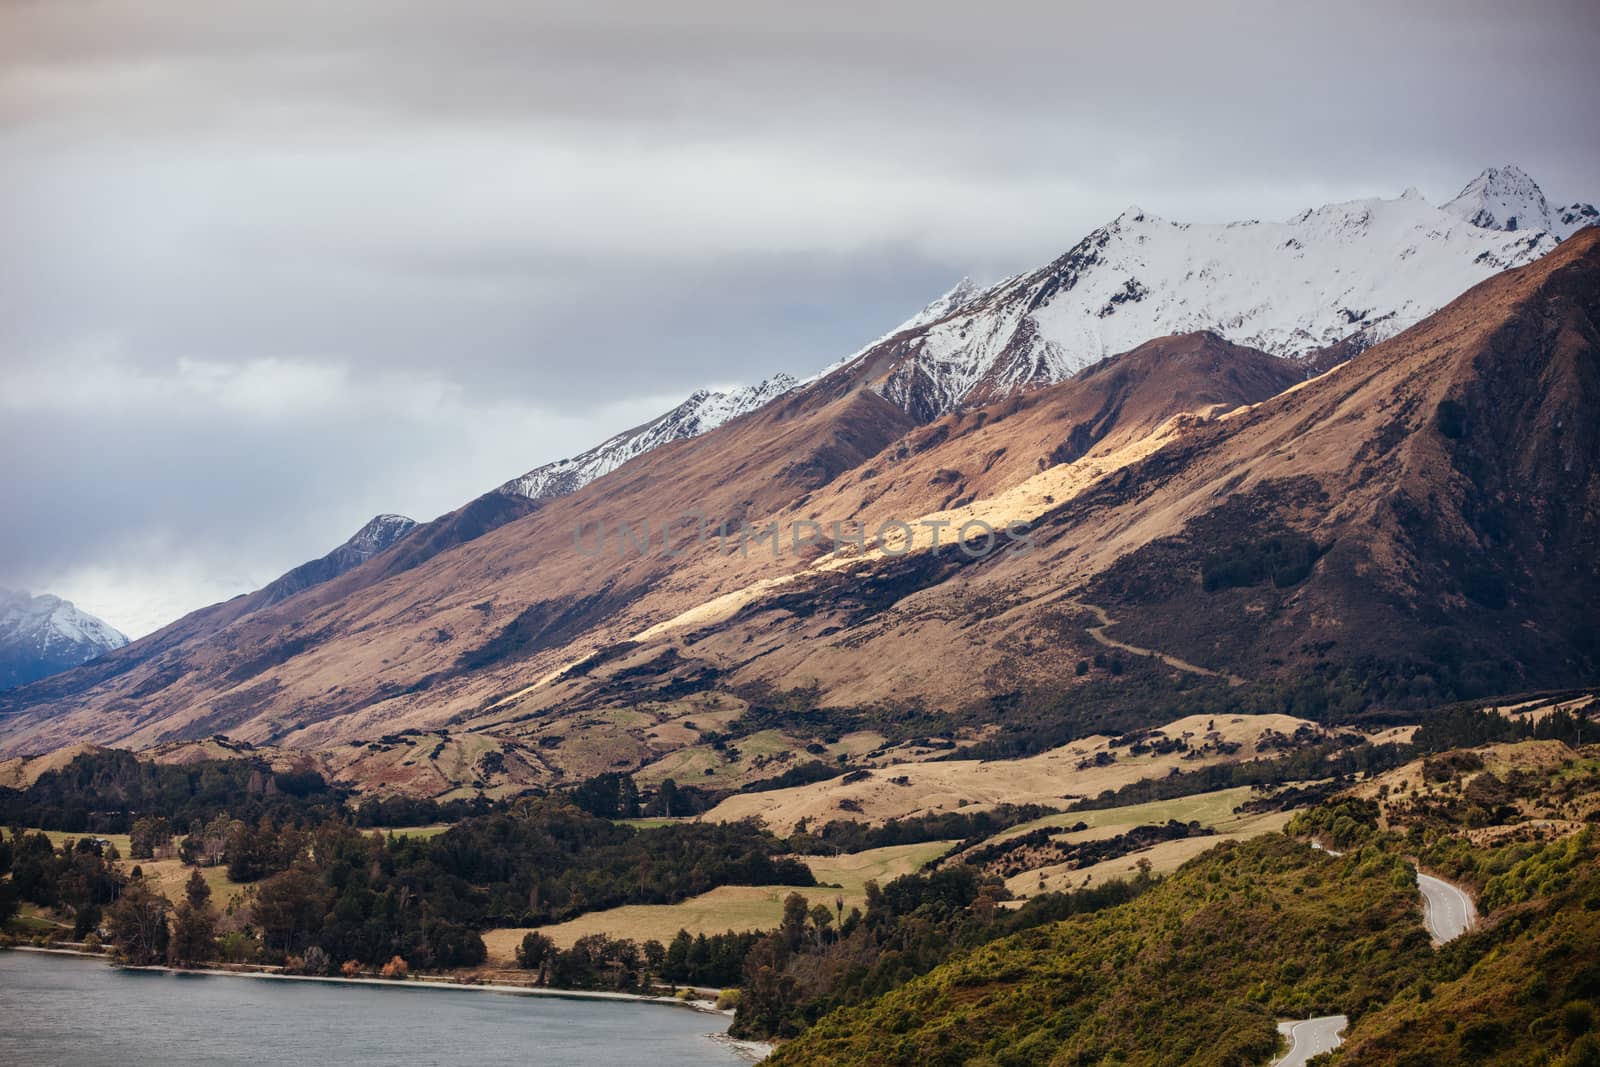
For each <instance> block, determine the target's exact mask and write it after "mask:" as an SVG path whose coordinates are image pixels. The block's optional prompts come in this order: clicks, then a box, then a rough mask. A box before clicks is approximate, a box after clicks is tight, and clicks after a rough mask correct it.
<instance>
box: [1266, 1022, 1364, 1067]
mask: <svg viewBox="0 0 1600 1067" xmlns="http://www.w3.org/2000/svg"><path fill="white" fill-rule="evenodd" d="M1349 1025H1350V1020H1349V1019H1347V1018H1345V1017H1344V1016H1343V1015H1324V1016H1323V1017H1322V1018H1320V1019H1302V1020H1301V1021H1299V1022H1297V1023H1279V1024H1278V1033H1280V1034H1282V1035H1283V1036H1284V1037H1287V1038H1288V1039H1289V1051H1288V1052H1287V1053H1286V1054H1285V1055H1284V1057H1283V1059H1281V1060H1277V1061H1275V1062H1274V1063H1273V1065H1272V1067H1305V1062H1306V1061H1307V1060H1309V1059H1310V1058H1311V1057H1313V1056H1320V1055H1322V1054H1323V1053H1324V1052H1328V1051H1331V1050H1332V1049H1335V1048H1338V1047H1339V1042H1340V1041H1342V1040H1343V1038H1342V1037H1341V1036H1340V1035H1342V1034H1343V1033H1344V1032H1345V1029H1346V1028H1347V1027H1348V1026H1349Z"/></svg>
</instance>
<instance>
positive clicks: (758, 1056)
mask: <svg viewBox="0 0 1600 1067" xmlns="http://www.w3.org/2000/svg"><path fill="white" fill-rule="evenodd" d="M9 948H10V949H11V950H12V951H15V952H37V953H43V954H47V955H54V956H76V957H79V958H81V959H84V960H99V961H100V962H102V963H104V964H106V965H107V966H109V967H112V968H114V969H118V970H126V971H145V972H154V973H164V974H173V975H186V974H193V975H204V976H207V977H217V978H263V979H272V980H277V981H281V982H322V983H326V984H330V985H363V986H377V987H380V988H388V989H433V990H448V991H453V992H458V993H461V992H478V993H498V994H502V995H508V996H523V997H553V998H556V999H562V1000H604V1001H612V1002H618V1001H621V1002H633V1003H639V1004H659V1005H662V1006H663V1007H673V1008H687V1009H689V1010H690V1011H695V1012H699V1013H700V1014H702V1015H715V1016H718V1017H720V1018H724V1019H729V1020H731V1019H732V1018H733V1012H731V1011H727V1010H724V1009H721V1008H717V1007H714V1006H712V1005H710V1004H708V1003H706V1002H705V1001H693V1000H679V999H678V998H677V997H670V996H666V997H664V996H655V995H652V994H648V993H618V992H611V991H608V990H602V989H550V988H548V987H545V986H521V985H505V984H500V983H492V982H473V983H468V982H452V981H448V980H446V979H434V978H405V979H393V978H346V977H344V976H342V975H339V976H325V975H311V974H280V973H278V972H275V971H268V970H262V969H258V968H248V969H241V970H224V969H221V968H214V967H169V966H165V965H159V964H151V965H147V966H140V967H136V966H130V965H128V964H120V963H116V962H114V961H113V960H112V959H110V957H108V956H106V955H104V954H102V953H98V952H85V951H83V950H82V949H73V948H47V947H42V946H39V945H12V946H9ZM707 1036H708V1037H709V1038H710V1039H711V1040H712V1041H715V1042H717V1043H718V1044H720V1045H724V1046H726V1047H728V1048H731V1049H733V1050H735V1051H736V1052H738V1053H740V1054H741V1055H744V1056H747V1057H750V1059H751V1060H752V1062H760V1061H761V1060H763V1059H765V1058H766V1057H767V1056H769V1055H771V1053H772V1049H773V1046H772V1045H768V1044H765V1043H763V1042H758V1041H743V1040H740V1039H739V1038H735V1037H732V1036H730V1035H729V1034H728V1033H727V1031H726V1030H723V1031H720V1032H717V1033H712V1034H708V1035H707Z"/></svg>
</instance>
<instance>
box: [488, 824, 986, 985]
mask: <svg viewBox="0 0 1600 1067" xmlns="http://www.w3.org/2000/svg"><path fill="white" fill-rule="evenodd" d="M952 844H954V842H951V841H929V842H925V843H922V844H916V845H891V846H889V847H888V848H875V849H869V850H868V851H865V852H854V853H849V854H847V855H842V856H812V857H807V859H806V865H807V866H808V867H810V868H811V872H812V874H814V875H816V878H817V881H818V882H822V883H830V884H831V885H832V886H837V888H821V887H818V886H720V887H718V888H716V889H713V890H712V891H711V892H709V893H703V894H701V895H700V896H697V897H691V898H690V899H688V900H685V901H683V902H682V903H679V904H629V905H625V906H623V907H620V908H611V909H609V910H607V911H596V912H590V913H589V914H587V915H580V916H578V917H577V918H576V919H571V920H568V921H567V922H564V923H558V924H556V925H554V926H546V927H542V928H538V929H540V931H541V932H542V933H544V934H545V935H547V936H548V937H550V938H551V940H553V941H555V943H556V944H558V945H560V946H561V947H563V948H566V947H569V946H571V945H572V943H573V942H575V941H577V940H578V939H579V938H580V937H585V936H587V935H589V934H595V933H603V934H607V935H609V936H611V937H619V938H628V939H630V940H634V941H649V940H651V939H654V940H657V941H660V942H662V943H663V944H665V943H666V942H668V941H670V940H672V938H673V937H674V936H676V934H677V933H678V931H679V930H687V931H689V932H690V933H691V934H717V933H722V932H723V931H726V930H740V931H743V930H770V929H772V928H774V927H776V926H777V925H778V922H779V921H780V920H781V919H782V918H783V899H784V897H786V896H788V895H789V894H790V893H799V894H801V895H802V896H804V897H806V898H807V899H808V900H810V901H811V902H812V903H813V904H827V905H828V906H829V907H832V906H833V903H834V901H835V899H837V898H840V897H843V898H844V906H845V910H846V911H848V910H849V909H851V908H853V907H861V906H863V904H864V902H865V901H866V886H867V883H868V882H869V881H874V880H876V881H877V882H879V883H883V882H887V881H889V880H891V879H893V878H897V877H899V876H900V875H902V874H911V873H913V872H915V871H917V870H918V869H919V868H921V866H922V865H923V864H924V863H926V862H927V861H928V860H930V859H933V858H935V857H937V856H939V855H941V854H942V853H944V852H945V851H947V850H948V849H949V848H950V846H951V845H952ZM532 929H535V928H534V927H514V928H502V929H499V930H489V931H487V932H485V933H484V935H483V941H484V944H485V945H486V946H488V949H489V961H490V963H491V964H493V963H506V962H509V961H511V960H513V959H514V958H515V953H516V948H517V946H518V945H519V944H521V943H522V938H523V935H525V934H527V933H528V932H529V931H530V930H532Z"/></svg>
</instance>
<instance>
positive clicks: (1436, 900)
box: [1417, 871, 1478, 945]
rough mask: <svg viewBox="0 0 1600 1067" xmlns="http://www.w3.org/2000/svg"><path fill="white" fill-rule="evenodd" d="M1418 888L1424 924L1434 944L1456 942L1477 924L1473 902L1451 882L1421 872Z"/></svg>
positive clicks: (1476, 911)
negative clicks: (1420, 892) (1420, 894)
mask: <svg viewBox="0 0 1600 1067" xmlns="http://www.w3.org/2000/svg"><path fill="white" fill-rule="evenodd" d="M1417 888H1418V889H1420V890H1422V921H1423V922H1424V923H1426V924H1427V927H1428V933H1429V934H1430V935H1432V937H1433V942H1434V944H1436V945H1442V944H1444V943H1446V942H1447V941H1454V940H1455V939H1456V938H1458V937H1460V936H1461V935H1462V934H1464V933H1466V932H1467V931H1468V930H1470V929H1472V928H1473V926H1475V925H1476V924H1477V922H1478V909H1477V908H1476V907H1475V906H1474V905H1473V903H1472V898H1471V897H1469V896H1467V894H1466V893H1464V892H1462V891H1461V890H1460V889H1457V888H1456V887H1455V886H1453V885H1451V884H1450V883H1449V882H1446V881H1444V880H1443V879H1440V878H1435V877H1433V876H1432V875H1431V874H1423V873H1422V872H1421V871H1418V872H1417Z"/></svg>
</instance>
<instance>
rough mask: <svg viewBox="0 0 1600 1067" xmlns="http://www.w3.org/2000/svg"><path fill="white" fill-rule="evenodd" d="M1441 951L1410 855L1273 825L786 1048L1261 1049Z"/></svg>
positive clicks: (1369, 1000) (998, 1054)
mask: <svg viewBox="0 0 1600 1067" xmlns="http://www.w3.org/2000/svg"><path fill="white" fill-rule="evenodd" d="M1430 954H1431V953H1430V949H1429V947H1428V938H1427V934H1426V933H1425V932H1424V930H1423V927H1422V924H1421V922H1420V918H1419V911H1418V906H1417V897H1416V890H1415V880H1414V877H1413V875H1412V872H1411V870H1410V868H1409V867H1407V866H1406V864H1405V863H1404V861H1403V860H1401V859H1400V858H1399V857H1396V856H1391V855H1386V854H1384V853H1381V852H1377V851H1376V850H1374V851H1372V852H1371V853H1370V854H1363V856H1362V857H1361V858H1359V859H1352V860H1335V859H1332V858H1329V857H1327V856H1325V855H1322V854H1319V853H1316V852H1314V851H1313V850H1311V849H1310V848H1309V847H1307V846H1305V845H1303V844H1300V843H1298V842H1295V841H1292V840H1289V839H1287V838H1285V837H1282V836H1280V835H1272V836H1270V837H1266V838H1261V839H1258V840H1256V841H1250V842H1244V843H1238V844H1235V843H1228V844H1223V845H1221V846H1220V847H1218V848H1217V849H1215V850H1214V851H1212V852H1210V853H1207V854H1206V855H1205V856H1203V857H1201V858H1200V859H1198V860H1196V861H1195V862H1193V863H1191V864H1189V865H1188V866H1186V867H1184V868H1183V869H1182V870H1181V871H1180V872H1179V873H1177V874H1176V875H1174V876H1173V877H1172V878H1170V879H1169V880H1168V881H1166V882H1164V883H1163V884H1162V885H1160V886H1158V887H1157V888H1155V889H1153V890H1151V891H1150V892H1148V893H1146V894H1144V895H1143V896H1142V897H1140V898H1138V899H1137V900H1134V901H1132V902H1130V903H1128V904H1126V905H1124V906H1122V907H1119V908H1114V909H1111V910H1109V911H1105V912H1101V913H1098V914H1093V915H1087V916H1081V917H1078V918H1075V919H1070V920H1068V921H1066V922H1063V923H1060V924H1057V925H1055V926H1053V927H1048V928H1041V929H1038V930H1031V931H1028V932H1026V933H1023V934H1020V935H1017V936H1015V937H1012V938H1007V939H1005V940H1003V941H1000V942H996V943H995V944H992V945H989V946H986V947H984V948H982V949H980V950H978V951H976V952H974V953H971V954H970V955H967V956H964V957H961V958H959V959H957V960H955V961H953V962H951V963H950V964H947V965H946V966H944V967H941V968H939V969H938V970H936V971H934V972H933V973H931V974H929V975H927V976H925V977H924V978H921V979H919V980H917V981H914V982H912V983H910V984H908V985H907V986H905V987H904V988H902V989H899V990H897V991H895V992H893V993H891V994H889V995H888V996H886V997H883V998H881V999H880V1000H878V1001H876V1002H874V1003H872V1004H869V1005H866V1006H864V1007H861V1008H857V1009H853V1010H847V1011H843V1012H838V1013H835V1014H834V1015H831V1016H829V1017H828V1018H826V1019H824V1020H822V1021H821V1022H820V1023H818V1024H817V1025H816V1026H815V1027H813V1028H812V1029H811V1030H810V1031H808V1032H807V1033H806V1034H805V1035H804V1036H802V1037H801V1038H800V1039H798V1040H797V1041H794V1042H792V1043H790V1044H787V1045H785V1046H783V1047H782V1048H781V1049H780V1050H779V1052H778V1054H777V1056H776V1057H775V1058H774V1059H773V1060H772V1062H773V1063H774V1064H783V1065H789V1064H819V1065H820V1064H851V1063H860V1064H869V1063H871V1064H919V1065H931V1064H996V1065H1018V1067H1021V1065H1024V1064H1040V1063H1059V1064H1078V1063H1100V1062H1128V1063H1144V1064H1215V1065H1219V1067H1220V1065H1226V1064H1247V1063H1259V1062H1263V1061H1265V1059H1266V1058H1267V1057H1268V1056H1270V1055H1271V1054H1272V1052H1273V1050H1274V1049H1275V1048H1276V1047H1277V1033H1276V1029H1275V1025H1274V1021H1275V1020H1276V1019H1278V1018H1285V1017H1303V1016H1306V1015H1313V1014H1323V1013H1331V1012H1335V1011H1344V1012H1350V1013H1354V1012H1358V1011H1359V1010H1360V1009H1361V1008H1363V1007H1366V1006H1369V1005H1375V1004H1381V1003H1383V1002H1385V1001H1386V1000H1387V999H1388V998H1389V997H1390V996H1392V995H1393V994H1394V993H1395V992H1396V991H1397V990H1398V988H1399V987H1400V985H1401V984H1403V983H1404V982H1405V981H1407V980H1408V979H1409V978H1410V976H1411V975H1413V974H1415V973H1417V972H1418V970H1419V969H1420V968H1421V967H1422V966H1423V964H1424V963H1425V961H1426V960H1427V959H1428V957H1429V955H1430Z"/></svg>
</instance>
